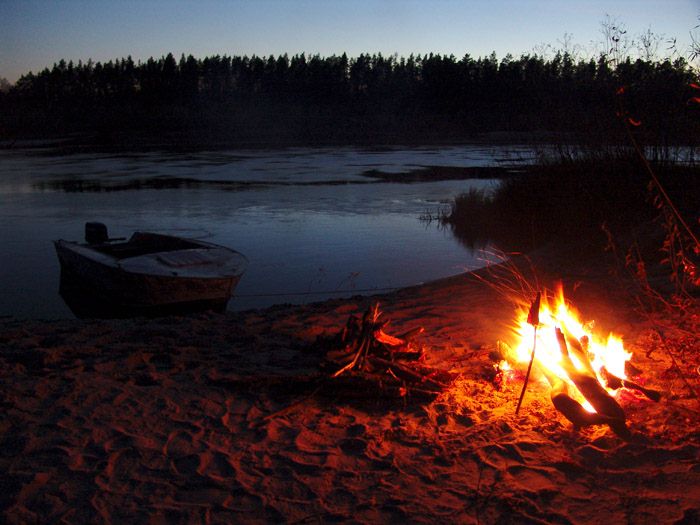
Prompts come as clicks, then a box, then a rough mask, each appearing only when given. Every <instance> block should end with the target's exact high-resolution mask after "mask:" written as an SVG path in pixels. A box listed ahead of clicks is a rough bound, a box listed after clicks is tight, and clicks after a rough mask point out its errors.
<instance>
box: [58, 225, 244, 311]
mask: <svg viewBox="0 0 700 525" xmlns="http://www.w3.org/2000/svg"><path fill="white" fill-rule="evenodd" d="M86 240H87V242H86V243H78V242H73V241H66V240H63V239H60V240H57V241H54V245H55V247H56V253H57V255H58V259H59V262H60V265H61V295H62V296H63V298H64V299H65V300H66V302H67V303H68V305H69V306H70V307H71V309H73V311H74V313H75V314H76V315H78V316H79V317H131V316H138V315H164V314H169V313H185V312H192V311H200V310H208V309H213V310H218V311H223V310H225V308H226V304H227V303H228V300H229V298H230V297H231V295H232V293H233V290H234V288H235V287H236V285H237V284H238V281H239V280H240V278H241V275H242V274H243V272H244V271H245V268H246V266H247V263H248V261H247V259H246V258H245V257H244V256H243V255H242V254H240V253H238V252H237V251H235V250H231V249H229V248H226V247H223V246H219V245H216V244H212V243H208V242H204V241H200V240H197V239H186V238H181V237H175V236H171V235H163V234H158V233H149V232H136V233H134V234H133V235H132V236H131V238H130V239H129V240H127V241H124V240H123V239H109V238H108V237H107V229H106V227H104V225H102V224H101V223H87V224H86ZM115 241H122V242H115Z"/></svg>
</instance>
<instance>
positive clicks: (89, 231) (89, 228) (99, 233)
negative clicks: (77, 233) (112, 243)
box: [85, 222, 109, 244]
mask: <svg viewBox="0 0 700 525" xmlns="http://www.w3.org/2000/svg"><path fill="white" fill-rule="evenodd" d="M107 241H109V235H107V226H105V225H104V224H102V223H101V222H86V223H85V242H87V243H88V244H102V243H105V242H107Z"/></svg>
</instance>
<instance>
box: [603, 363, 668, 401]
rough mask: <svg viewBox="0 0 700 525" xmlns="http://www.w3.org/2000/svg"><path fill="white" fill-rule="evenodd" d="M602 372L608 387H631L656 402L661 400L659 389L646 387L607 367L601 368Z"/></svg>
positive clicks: (615, 388) (614, 388)
mask: <svg viewBox="0 0 700 525" xmlns="http://www.w3.org/2000/svg"><path fill="white" fill-rule="evenodd" d="M600 372H601V375H602V376H603V379H604V380H605V384H606V385H608V388H612V389H613V390H617V389H618V388H622V387H625V388H629V389H630V390H636V391H638V392H641V393H642V394H644V395H645V396H646V397H647V398H649V399H651V400H652V401H654V402H656V403H658V402H659V401H660V400H661V392H659V391H658V390H653V389H651V388H646V387H643V386H642V385H640V384H638V383H635V382H634V381H630V380H629V379H622V378H621V377H617V376H616V375H615V374H613V373H612V372H610V371H609V370H608V369H607V368H605V367H603V368H601V369H600Z"/></svg>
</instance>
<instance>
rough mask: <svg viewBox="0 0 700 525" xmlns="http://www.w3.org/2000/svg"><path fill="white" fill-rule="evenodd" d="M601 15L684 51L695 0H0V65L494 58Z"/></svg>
mask: <svg viewBox="0 0 700 525" xmlns="http://www.w3.org/2000/svg"><path fill="white" fill-rule="evenodd" d="M606 15H609V16H610V17H612V18H613V19H615V20H617V21H619V22H622V23H623V24H624V26H625V27H626V28H627V29H628V34H629V35H630V36H637V35H638V34H640V33H642V32H644V31H646V30H647V29H649V28H651V30H652V31H653V32H654V33H657V34H663V35H665V36H666V37H676V38H677V39H678V44H679V45H678V47H679V50H680V51H681V52H684V51H685V50H686V49H687V48H688V45H689V43H690V37H689V32H690V31H691V30H693V28H695V27H696V26H697V25H698V24H700V20H699V19H698V17H700V0H607V1H603V0H579V1H576V0H218V1H214V0H200V1H183V0H177V1H175V0H170V1H166V0H0V77H5V78H7V79H8V80H9V81H11V82H14V81H16V80H17V79H18V78H19V76H20V75H22V74H24V73H27V72H29V71H34V72H37V71H40V70H41V69H43V68H44V67H51V66H52V64H53V63H54V62H57V61H58V60H60V59H61V58H64V59H66V60H73V61H74V62H77V61H78V60H83V61H86V60H87V59H89V58H92V59H93V60H94V61H107V60H111V59H116V58H122V57H126V56H128V55H131V56H132V58H133V59H134V60H135V61H138V60H145V59H147V58H148V57H150V56H153V57H160V56H162V55H165V54H167V53H168V52H172V53H173V54H174V55H175V57H176V58H179V56H180V54H181V53H185V54H192V55H194V56H196V57H198V58H201V57H204V56H207V55H215V54H221V55H223V54H228V55H244V54H247V55H252V54H257V55H270V54H273V55H279V54H282V53H289V54H290V55H293V54H296V53H301V52H305V53H307V54H315V53H319V54H321V55H322V56H328V55H332V54H341V53H343V52H347V53H348V55H349V56H351V57H352V56H357V55H359V54H360V53H363V52H369V53H376V52H381V53H382V54H385V55H390V54H393V53H398V54H399V55H400V56H408V55H409V54H411V53H414V54H424V53H429V52H433V53H443V54H454V55H455V56H457V57H462V56H463V55H464V54H465V53H469V54H470V55H472V56H474V57H478V56H485V55H488V54H490V53H491V52H492V51H495V52H496V54H497V55H498V57H499V58H502V57H503V56H504V55H505V54H506V53H512V54H513V55H515V56H519V55H520V54H522V53H532V52H533V50H539V51H541V50H542V49H543V48H542V45H543V44H551V45H553V46H555V47H561V42H562V41H563V40H564V34H565V33H568V34H569V35H571V37H572V41H573V43H574V44H577V45H578V46H580V49H581V51H582V52H584V53H591V52H592V53H595V52H596V51H599V50H600V49H601V46H600V42H602V33H601V22H602V21H603V20H604V19H605V17H606ZM695 31H696V32H698V31H700V30H699V29H695ZM665 47H666V46H665V44H662V45H661V46H660V49H659V50H660V52H663V51H664V48H665Z"/></svg>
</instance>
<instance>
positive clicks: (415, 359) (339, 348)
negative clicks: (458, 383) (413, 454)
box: [321, 304, 455, 397]
mask: <svg viewBox="0 0 700 525" xmlns="http://www.w3.org/2000/svg"><path fill="white" fill-rule="evenodd" d="M381 316H382V314H381V312H380V311H379V304H375V305H374V306H370V307H369V308H368V309H367V311H365V313H364V315H363V316H362V317H361V318H360V317H357V316H354V315H351V316H350V317H349V319H348V321H347V323H346V325H345V327H343V329H342V330H341V331H340V332H339V333H338V334H336V335H335V336H333V337H331V338H330V339H329V340H325V341H323V342H322V343H321V346H322V347H323V348H324V350H325V361H324V363H323V368H324V370H326V371H327V372H328V374H329V379H331V380H333V379H338V380H340V379H344V380H347V381H350V382H361V383H365V386H366V384H367V383H369V384H372V385H374V386H375V387H377V388H378V389H379V390H380V391H381V392H382V393H384V394H389V395H392V396H399V397H408V396H414V397H424V396H435V395H437V394H439V393H440V392H442V391H444V390H445V389H446V388H447V387H449V385H450V384H451V383H452V382H453V380H454V379H455V376H454V374H450V373H449V372H446V371H443V370H439V369H436V368H433V367H430V366H427V365H426V364H425V363H424V357H425V356H424V353H423V348H422V347H420V346H417V345H416V344H415V343H414V338H415V337H416V336H418V335H420V334H421V333H423V331H424V329H423V328H422V327H418V328H414V329H412V330H409V331H407V332H406V333H403V334H401V335H398V336H393V335H390V334H388V333H387V332H386V331H385V330H386V328H387V326H388V324H389V321H388V320H385V319H381Z"/></svg>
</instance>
